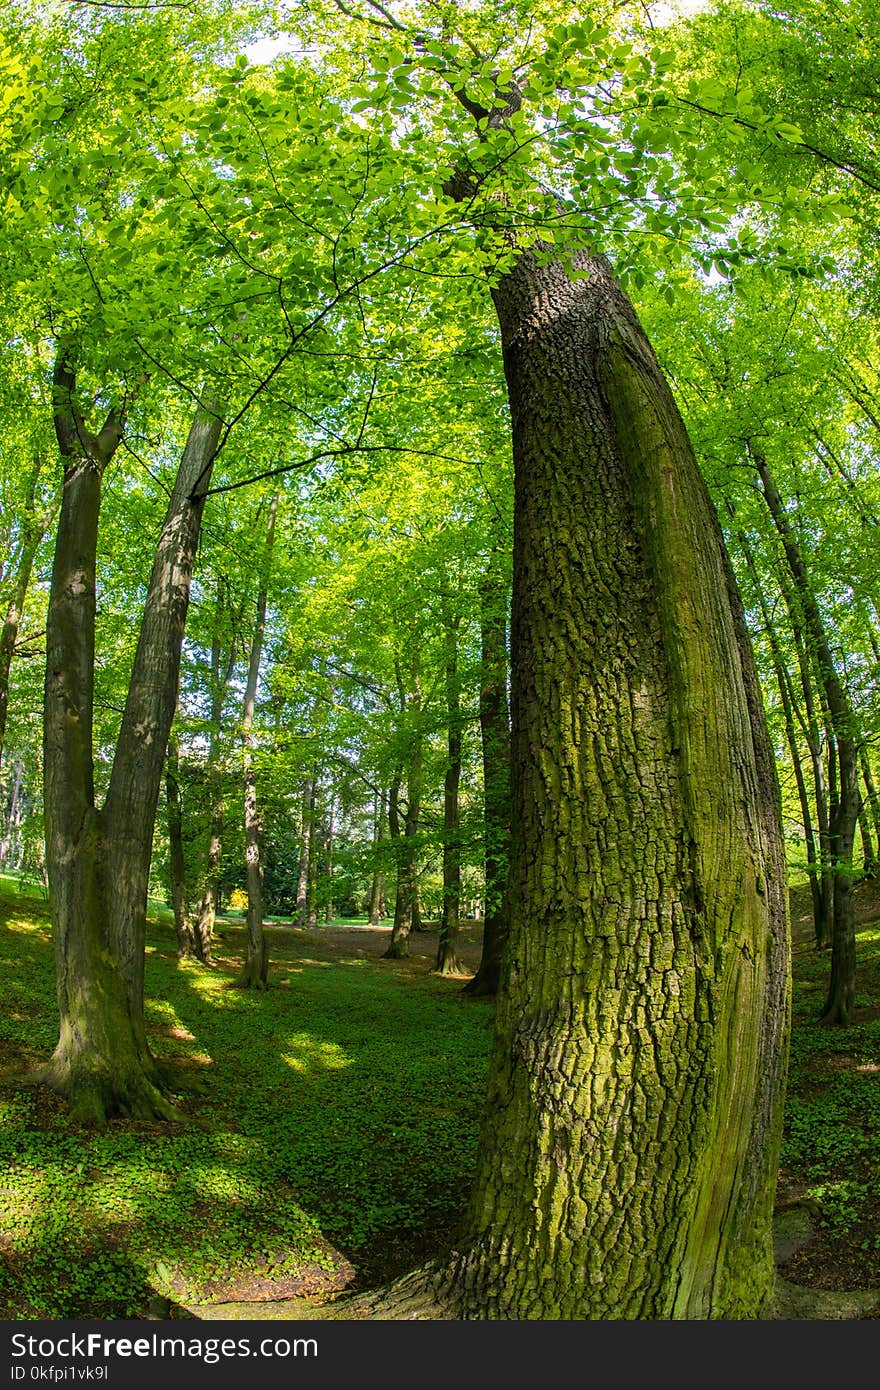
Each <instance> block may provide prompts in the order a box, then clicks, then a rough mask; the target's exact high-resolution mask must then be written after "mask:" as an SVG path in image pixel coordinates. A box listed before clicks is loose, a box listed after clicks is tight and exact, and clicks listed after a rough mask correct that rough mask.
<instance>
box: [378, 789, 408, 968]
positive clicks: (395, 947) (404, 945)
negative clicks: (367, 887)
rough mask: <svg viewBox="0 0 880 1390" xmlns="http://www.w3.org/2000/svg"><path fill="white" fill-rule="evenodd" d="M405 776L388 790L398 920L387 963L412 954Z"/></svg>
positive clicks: (395, 904)
mask: <svg viewBox="0 0 880 1390" xmlns="http://www.w3.org/2000/svg"><path fill="white" fill-rule="evenodd" d="M402 778H403V774H402V772H400V771H396V772H395V774H394V776H393V777H392V779H391V786H390V788H389V790H388V834H389V836H390V838H391V844H392V848H393V851H394V862H395V865H396V867H397V881H396V887H395V892H394V921H393V923H392V925H391V940H390V942H389V943H388V950H387V951H386V952H385V955H384V959H385V960H402V959H403V957H404V956H408V955H409V923H410V900H409V881H408V879H407V875H406V864H405V861H404V857H403V856H404V842H403V835H402V834H401V826H400V784H401V781H402Z"/></svg>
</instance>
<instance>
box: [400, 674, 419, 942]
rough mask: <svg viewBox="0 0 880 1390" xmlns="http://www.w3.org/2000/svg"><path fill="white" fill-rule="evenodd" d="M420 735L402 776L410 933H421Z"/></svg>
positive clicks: (405, 873)
mask: <svg viewBox="0 0 880 1390" xmlns="http://www.w3.org/2000/svg"><path fill="white" fill-rule="evenodd" d="M413 708H414V709H415V710H416V712H417V714H418V713H420V711H421V696H420V694H417V695H416V697H414V699H413ZM422 757H423V749H422V735H421V731H419V732H418V733H417V734H416V737H415V741H414V742H413V745H412V748H411V751H410V759H409V767H408V768H407V773H406V815H405V816H404V821H403V854H404V878H405V880H406V895H407V896H406V901H407V911H408V912H409V929H410V931H411V932H414V931H416V932H417V931H423V930H424V928H423V926H422V909H421V905H420V903H419V841H418V835H419V822H420V820H421V814H422Z"/></svg>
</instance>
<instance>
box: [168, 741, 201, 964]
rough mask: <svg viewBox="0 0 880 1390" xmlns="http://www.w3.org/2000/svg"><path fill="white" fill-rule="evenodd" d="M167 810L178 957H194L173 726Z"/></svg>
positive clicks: (177, 756) (171, 885)
mask: <svg viewBox="0 0 880 1390" xmlns="http://www.w3.org/2000/svg"><path fill="white" fill-rule="evenodd" d="M165 813H166V817H167V822H168V857H169V866H168V872H169V879H170V887H171V909H172V911H173V913H174V927H175V930H176V932H177V958H178V960H193V959H195V957H196V956H198V954H199V953H198V950H197V948H196V933H195V927H194V925H193V920H192V917H191V916H190V912H189V900H188V895H187V891H186V856H185V855H184V852H183V812H182V809H181V797H180V750H179V745H178V741H177V735H176V733H175V732H174V730H173V729H172V731H171V733H170V734H169V736H168V754H167V756H166V759H165Z"/></svg>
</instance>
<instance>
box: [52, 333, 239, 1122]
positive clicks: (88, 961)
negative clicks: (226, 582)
mask: <svg viewBox="0 0 880 1390" xmlns="http://www.w3.org/2000/svg"><path fill="white" fill-rule="evenodd" d="M54 405H55V425H56V434H57V437H58V442H59V446H60V449H61V453H62V456H63V458H64V462H65V476H64V492H63V498H62V503H61V511H60V515H59V520H58V531H57V538H56V545H55V558H54V563H53V570H52V585H51V591H50V598H49V613H48V621H47V634H46V645H47V662H46V692H45V718H44V763H45V803H46V851H47V853H46V858H47V867H48V873H49V883H50V892H51V906H52V922H53V936H54V944H55V960H56V971H57V982H58V1008H59V1014H60V1034H59V1041H58V1045H57V1047H56V1049H55V1052H54V1055H53V1057H52V1059H51V1061H50V1062H49V1063H48V1065H47V1066H46V1068H44V1070H43V1072H42V1076H41V1079H42V1080H44V1081H46V1082H47V1083H48V1084H50V1085H52V1086H54V1087H55V1088H56V1089H57V1090H59V1091H60V1092H62V1093H63V1094H64V1095H65V1096H66V1097H67V1099H68V1101H69V1103H70V1107H71V1111H72V1113H73V1115H74V1116H75V1117H76V1118H77V1119H79V1120H83V1121H90V1122H95V1123H99V1124H100V1123H103V1122H104V1121H105V1120H106V1118H107V1116H108V1115H112V1114H131V1115H137V1116H161V1117H166V1118H167V1117H170V1116H172V1115H173V1114H174V1111H173V1109H172V1107H171V1106H170V1104H169V1102H168V1100H167V1098H166V1096H165V1094H164V1093H163V1080H164V1078H163V1077H162V1075H161V1073H160V1070H159V1068H158V1067H157V1065H156V1063H155V1060H154V1059H153V1057H152V1055H151V1053H150V1050H149V1047H148V1044H147V1039H146V1034H145V1029H144V1014H143V966H144V940H145V932H146V905H147V886H148V878H149V865H150V853H151V848H152V832H153V823H154V819H155V814H156V804H157V800H158V794H159V785H160V781H161V777H162V767H163V762H164V758H165V750H166V748H167V743H168V735H169V732H170V729H171V721H172V717H173V713H174V706H175V701H176V694H177V678H178V670H179V662H180V648H181V643H182V638H183V628H184V622H185V618H186V610H187V604H188V599H189V586H190V578H191V574H192V565H193V561H194V558H195V551H196V545H197V541H198V534H199V527H200V522H201V515H202V510H203V507H204V491H205V489H206V488H207V486H208V480H209V478H210V471H211V463H212V460H213V455H214V450H215V448H216V444H217V440H218V438H219V432H220V422H219V420H218V419H217V418H216V417H215V416H214V415H211V414H209V413H207V412H203V411H199V413H198V414H197V416H196V418H195V420H194V422H193V425H192V427H191V429H190V433H189V438H188V440H187V445H186V448H185V450H184V453H183V457H182V460H181V464H180V468H179V470H178V476H177V479H176V482H175V485H174V489H173V492H172V496H171V499H170V501H169V504H168V509H167V512H166V515H165V519H164V522H163V525H162V529H161V532H160V536H159V539H158V542H157V546H156V552H155V559H154V564H153V569H152V573H151V577H150V582H149V586H148V590H147V598H146V602H145V606H144V611H143V615H142V620H141V626H140V633H139V638H138V644H137V650H136V653H135V659H134V666H133V670H132V675H131V679H130V683H129V690H128V698H127V700H126V705H125V710H124V713H123V717H122V724H121V727H120V733H119V739H118V742H117V747H116V752H115V756H114V761H113V767H112V771H111V776H110V785H109V788H108V792H107V797H106V800H105V803H104V807H103V809H102V810H100V811H99V810H98V808H97V807H96V805H95V798H94V778H93V750H92V703H93V687H94V657H95V650H94V640H95V554H96V546H97V533H98V519H99V512H100V505H101V481H102V475H103V472H104V469H105V467H106V465H107V463H108V462H109V459H110V458H111V457H112V454H113V452H114V450H115V448H116V447H117V445H118V443H119V440H120V438H121V433H122V421H121V419H120V418H119V417H118V416H117V415H115V414H114V413H112V412H111V415H110V416H109V417H108V419H107V421H106V422H105V424H104V426H103V428H102V429H101V431H100V432H99V433H98V434H92V433H91V432H90V431H89V430H88V429H87V427H86V424H85V421H84V420H83V417H82V414H81V412H80V411H79V409H78V408H77V406H76V400H75V380H74V375H73V371H72V370H71V368H70V365H69V363H68V362H67V361H66V359H65V358H64V357H63V355H62V356H61V357H60V358H59V361H58V363H57V365H56V371H55V398H54Z"/></svg>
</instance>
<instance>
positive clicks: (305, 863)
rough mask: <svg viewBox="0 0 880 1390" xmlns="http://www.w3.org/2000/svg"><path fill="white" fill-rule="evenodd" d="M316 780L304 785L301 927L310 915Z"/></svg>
mask: <svg viewBox="0 0 880 1390" xmlns="http://www.w3.org/2000/svg"><path fill="white" fill-rule="evenodd" d="M315 781H316V774H315V773H312V775H311V777H309V778H308V780H307V781H306V782H305V783H304V785H303V795H302V828H301V830H300V836H299V867H298V869H297V875H296V920H297V922H298V923H299V925H300V926H301V927H304V926H305V925H306V922H307V921H308V917H309V904H308V898H309V848H310V845H311V840H312V823H313V821H314V819H315Z"/></svg>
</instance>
